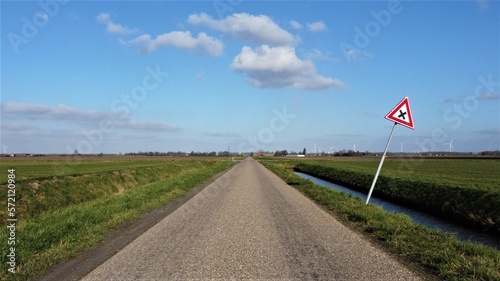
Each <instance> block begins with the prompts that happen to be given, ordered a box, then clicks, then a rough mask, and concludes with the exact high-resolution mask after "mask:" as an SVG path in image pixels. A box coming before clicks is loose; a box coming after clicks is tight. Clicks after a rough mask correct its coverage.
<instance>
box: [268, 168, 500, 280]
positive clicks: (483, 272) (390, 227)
mask: <svg viewBox="0 0 500 281" xmlns="http://www.w3.org/2000/svg"><path fill="white" fill-rule="evenodd" d="M261 163H262V164H263V165H264V166H265V167H266V168H268V169H269V170H271V171H272V172H274V173H275V174H276V175H278V176H279V177H280V178H282V179H283V180H284V181H285V182H286V183H287V184H289V185H291V186H293V187H294V188H296V189H297V190H299V191H300V192H302V193H303V194H304V195H306V196H307V197H309V198H311V199H312V200H314V201H315V202H317V203H318V204H319V205H321V206H323V207H324V209H326V210H327V211H328V212H330V213H331V214H332V215H334V216H335V217H337V218H339V219H341V220H342V221H343V222H344V223H345V224H347V225H349V226H350V227H352V228H354V229H356V230H358V231H360V232H362V233H364V234H365V235H366V236H368V237H370V238H371V239H372V240H374V241H376V242H377V243H379V244H380V245H382V247H384V248H386V249H387V250H388V251H389V252H391V253H393V254H395V255H396V256H398V257H400V258H403V259H405V260H408V261H409V262H410V263H411V264H412V265H414V266H417V267H419V268H423V269H424V270H425V271H427V272H429V273H430V274H432V275H435V276H438V277H439V278H442V279H444V280H500V271H499V270H498V269H499V268H500V251H496V250H495V249H492V248H489V247H486V246H482V245H479V244H475V243H470V242H461V241H459V240H458V239H456V238H455V237H454V236H453V235H449V234H446V233H443V232H441V231H438V230H433V229H430V228H426V227H424V226H420V225H418V224H416V223H414V222H413V221H412V220H411V219H410V218H409V217H408V216H404V215H400V214H393V213H390V212H386V211H384V210H382V209H381V208H380V207H377V206H373V205H368V206H366V205H365V204H364V202H363V201H362V200H361V199H359V198H354V197H352V196H350V195H348V194H345V193H342V192H339V191H336V190H332V189H329V188H326V187H321V186H318V185H315V184H314V183H312V182H311V181H309V180H305V179H302V178H300V177H299V176H297V175H295V174H293V172H292V171H291V170H290V169H289V168H290V167H289V165H290V164H289V163H283V162H282V163H280V162H278V161H261ZM287 166H288V167H287ZM287 168H288V169H287Z"/></svg>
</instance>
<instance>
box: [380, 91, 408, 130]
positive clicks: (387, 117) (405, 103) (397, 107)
mask: <svg viewBox="0 0 500 281" xmlns="http://www.w3.org/2000/svg"><path fill="white" fill-rule="evenodd" d="M404 105H406V109H407V111H408V122H404V121H402V120H400V119H397V118H393V117H392V116H393V115H394V114H395V113H396V112H398V111H399V110H400V109H401V108H402V107H403V106H404ZM385 119H387V120H389V121H392V122H396V123H398V124H400V125H403V126H405V127H408V128H410V129H412V130H415V125H414V124H413V116H412V114H411V109H410V100H409V99H408V97H405V98H403V99H402V100H401V101H400V102H399V103H398V104H397V105H396V106H395V107H394V108H393V109H392V110H391V111H390V112H389V113H388V114H387V115H386V116H385Z"/></svg>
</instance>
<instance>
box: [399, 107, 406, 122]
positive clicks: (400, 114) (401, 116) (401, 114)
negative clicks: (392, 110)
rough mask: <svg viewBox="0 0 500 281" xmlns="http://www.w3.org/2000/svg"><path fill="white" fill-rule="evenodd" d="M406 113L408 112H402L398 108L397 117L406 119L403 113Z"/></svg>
mask: <svg viewBox="0 0 500 281" xmlns="http://www.w3.org/2000/svg"><path fill="white" fill-rule="evenodd" d="M406 114H408V112H403V111H402V110H401V109H400V110H399V115H398V118H403V120H406V117H405V115H406Z"/></svg>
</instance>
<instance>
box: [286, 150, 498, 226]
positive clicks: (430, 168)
mask: <svg viewBox="0 0 500 281" xmlns="http://www.w3.org/2000/svg"><path fill="white" fill-rule="evenodd" d="M377 160H378V159H367V160H360V159H358V160H354V161H306V162H301V163H298V164H297V165H295V166H294V169H295V170H297V171H301V172H305V173H308V174H311V175H314V176H317V177H320V178H323V179H326V180H329V181H332V182H336V183H339V184H343V185H346V186H349V187H351V188H353V189H357V190H359V191H362V192H366V191H367V190H368V188H369V186H370V185H371V182H372V180H373V175H374V173H375V172H374V171H375V170H376V167H377V165H378V161H377ZM499 170H500V161H499V160H498V159H481V160H478V159H438V160H436V159H418V160H415V159H413V160H412V161H410V160H408V159H398V158H396V159H390V160H389V161H387V162H386V163H384V167H383V168H382V172H381V174H380V177H379V180H378V181H377V185H376V187H375V191H374V194H377V195H378V196H381V197H383V198H386V199H388V200H390V201H393V202H396V203H398V202H399V203H404V204H407V205H410V206H412V207H414V208H417V209H420V210H423V211H426V212H428V213H431V214H434V215H438V216H443V217H447V218H451V219H453V220H455V221H458V222H461V223H463V224H467V225H470V226H474V227H477V228H480V229H481V230H485V231H490V232H497V233H500V204H499V203H498V202H500V174H499V173H498V171H499Z"/></svg>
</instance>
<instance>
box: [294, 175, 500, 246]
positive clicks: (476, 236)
mask: <svg viewBox="0 0 500 281" xmlns="http://www.w3.org/2000/svg"><path fill="white" fill-rule="evenodd" d="M294 174H296V175H298V176H300V177H301V178H303V179H307V180H311V181H312V182H314V183H315V184H317V185H320V186H325V187H329V188H332V189H335V190H339V191H342V192H345V193H347V194H349V195H351V196H354V197H357V198H361V199H362V200H366V196H367V195H366V194H364V193H362V192H359V191H356V190H353V189H350V188H347V187H345V186H342V185H339V184H335V183H332V182H329V181H326V180H322V179H320V178H317V177H314V176H311V175H308V174H305V173H301V172H294ZM370 204H373V205H376V206H380V207H382V209H384V210H386V211H389V212H393V213H399V214H405V215H408V216H409V217H410V218H411V219H412V220H413V221H414V222H416V223H418V224H421V225H424V226H426V227H430V228H436V229H439V230H441V231H443V232H447V233H451V234H453V235H455V236H456V237H457V238H458V239H460V240H461V241H471V242H475V243H481V244H483V245H486V246H489V247H492V248H495V249H497V250H500V237H498V236H494V235H491V234H488V233H484V232H479V231H475V230H472V229H469V228H466V227H463V226H461V225H459V224H457V223H454V222H451V221H447V220H445V219H443V218H439V217H435V216H431V215H429V214H426V213H423V212H420V211H418V210H415V209H412V208H408V207H405V206H401V205H398V204H394V203H391V202H389V201H387V200H384V199H382V198H378V197H376V196H374V197H372V198H371V201H370Z"/></svg>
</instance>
